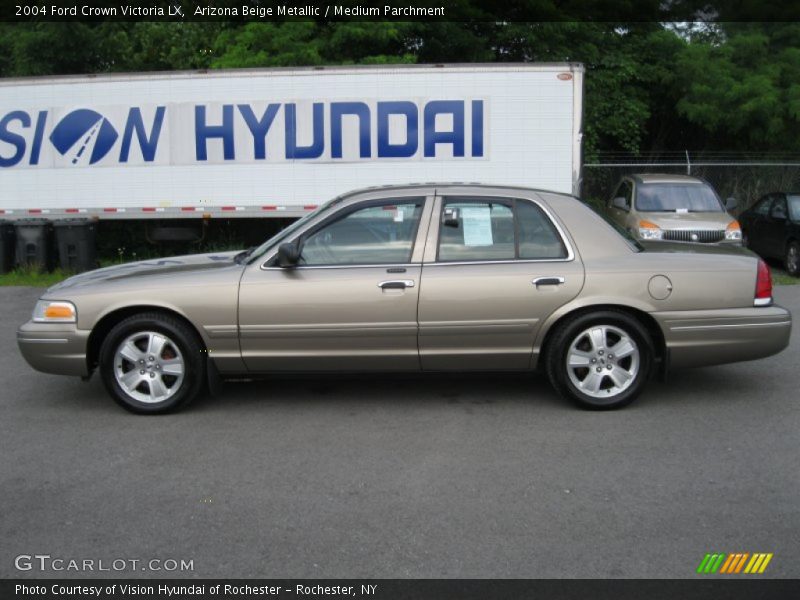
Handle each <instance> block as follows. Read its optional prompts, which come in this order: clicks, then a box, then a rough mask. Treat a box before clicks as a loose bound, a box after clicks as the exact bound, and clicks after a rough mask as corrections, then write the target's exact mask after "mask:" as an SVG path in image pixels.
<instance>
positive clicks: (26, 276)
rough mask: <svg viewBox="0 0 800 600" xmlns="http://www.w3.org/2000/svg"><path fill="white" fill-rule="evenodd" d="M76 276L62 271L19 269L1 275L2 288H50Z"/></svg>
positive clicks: (0, 283)
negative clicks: (11, 286)
mask: <svg viewBox="0 0 800 600" xmlns="http://www.w3.org/2000/svg"><path fill="white" fill-rule="evenodd" d="M71 275H74V273H70V272H67V271H62V270H61V269H56V270H54V271H50V272H49V273H48V272H46V271H44V272H43V271H39V270H38V269H31V268H18V269H14V270H13V271H10V272H9V273H2V274H0V286H4V285H24V286H29V287H50V286H51V285H55V284H56V283H58V282H59V281H63V280H64V279H66V278H67V277H70V276H71Z"/></svg>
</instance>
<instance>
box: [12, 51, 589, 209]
mask: <svg viewBox="0 0 800 600" xmlns="http://www.w3.org/2000/svg"><path fill="white" fill-rule="evenodd" d="M582 90H583V67H582V66H581V65H579V64H569V63H561V64H536V63H530V64H480V65H475V64H471V65H411V66H406V65H403V66H401V65H397V66H380V67H324V68H323V67H314V68H295V69H263V70H262V69H259V70H225V71H202V72H177V73H143V74H118V75H99V76H66V77H39V78H18V79H0V219H12V220H13V219H19V218H28V217H44V218H48V219H59V218H70V217H87V218H97V219H168V218H190V217H195V218H206V219H209V218H210V219H214V218H230V217H242V218H246V217H252V218H264V217H271V216H281V217H296V216H302V215H303V214H305V213H306V212H307V211H309V210H312V209H313V208H315V207H316V205H317V204H319V203H320V202H323V201H325V200H327V199H329V198H332V197H334V196H337V195H339V194H341V193H344V192H347V191H350V190H353V189H357V188H363V187H368V186H377V185H385V184H397V183H414V182H430V181H448V182H451V181H460V182H467V181H468V182H481V183H498V184H514V185H522V186H530V187H536V188H542V189H548V190H555V191H559V192H567V193H573V194H577V193H578V186H579V184H580V167H581V117H582V98H583V95H582Z"/></svg>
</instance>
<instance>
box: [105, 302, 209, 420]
mask: <svg viewBox="0 0 800 600" xmlns="http://www.w3.org/2000/svg"><path fill="white" fill-rule="evenodd" d="M202 350H203V348H202V344H201V343H200V340H199V339H198V338H197V335H196V334H195V332H194V331H193V330H192V329H191V328H190V327H188V326H187V325H186V324H184V323H183V322H182V321H179V320H178V319H175V318H173V317H170V316H168V315H164V314H160V313H143V314H139V315H135V316H132V317H129V318H127V319H125V320H124V321H122V322H120V323H119V324H117V325H116V326H115V327H114V328H113V329H112V330H111V331H110V332H109V334H108V336H106V339H105V340H104V342H103V345H102V347H101V348H100V361H99V370H100V375H101V377H102V379H103V383H104V384H105V386H106V389H107V390H108V391H109V393H110V394H111V396H112V397H113V398H114V400H116V401H117V403H119V404H120V405H121V406H122V407H124V408H126V409H128V410H130V411H132V412H135V413H140V414H158V413H165V412H169V411H173V410H175V409H177V408H178V407H180V406H182V405H184V404H186V403H188V402H190V401H192V400H193V399H194V398H196V397H197V396H198V395H199V394H200V392H201V391H202V389H203V382H204V381H205V360H204V356H203V353H202Z"/></svg>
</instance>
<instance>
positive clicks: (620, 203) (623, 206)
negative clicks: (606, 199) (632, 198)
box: [611, 196, 628, 210]
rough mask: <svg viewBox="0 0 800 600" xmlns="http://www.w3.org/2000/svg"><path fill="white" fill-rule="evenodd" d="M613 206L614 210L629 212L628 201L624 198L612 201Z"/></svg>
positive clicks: (618, 197)
mask: <svg viewBox="0 0 800 600" xmlns="http://www.w3.org/2000/svg"><path fill="white" fill-rule="evenodd" d="M611 205H612V206H613V207H614V208H619V209H620V210H628V201H627V200H626V199H625V198H624V197H623V196H617V197H616V198H614V199H613V200H612V201H611Z"/></svg>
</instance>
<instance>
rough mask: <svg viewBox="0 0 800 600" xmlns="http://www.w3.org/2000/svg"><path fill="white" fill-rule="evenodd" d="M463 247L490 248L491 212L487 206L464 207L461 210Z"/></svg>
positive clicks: (491, 241) (491, 242)
mask: <svg viewBox="0 0 800 600" xmlns="http://www.w3.org/2000/svg"><path fill="white" fill-rule="evenodd" d="M461 223H462V225H463V226H464V245H465V246H491V245H492V244H493V243H494V242H493V240H492V210H491V208H489V207H488V206H465V207H464V208H462V209H461Z"/></svg>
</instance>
